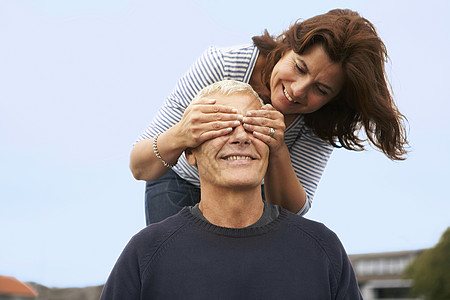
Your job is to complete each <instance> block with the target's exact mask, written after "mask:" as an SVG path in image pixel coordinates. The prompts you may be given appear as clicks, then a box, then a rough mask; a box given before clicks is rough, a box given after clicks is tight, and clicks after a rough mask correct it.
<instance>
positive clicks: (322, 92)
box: [316, 86, 327, 96]
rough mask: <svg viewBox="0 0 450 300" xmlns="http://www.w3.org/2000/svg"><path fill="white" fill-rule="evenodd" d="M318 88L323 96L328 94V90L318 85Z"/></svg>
mask: <svg viewBox="0 0 450 300" xmlns="http://www.w3.org/2000/svg"><path fill="white" fill-rule="evenodd" d="M316 90H317V91H318V92H319V93H320V94H321V95H323V96H325V95H326V94H327V91H325V90H324V89H322V88H321V87H320V86H316Z"/></svg>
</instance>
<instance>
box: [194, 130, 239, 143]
mask: <svg viewBox="0 0 450 300" xmlns="http://www.w3.org/2000/svg"><path fill="white" fill-rule="evenodd" d="M232 130H233V128H231V127H227V128H223V129H220V130H211V131H206V132H204V133H202V134H201V139H202V142H204V141H208V140H211V139H214V138H217V137H220V136H223V135H227V134H229V133H230V132H231V131H232Z"/></svg>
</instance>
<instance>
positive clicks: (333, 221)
mask: <svg viewBox="0 0 450 300" xmlns="http://www.w3.org/2000/svg"><path fill="white" fill-rule="evenodd" d="M338 7H339V8H350V9H353V10H356V11H358V12H360V13H361V14H362V15H363V16H364V17H366V18H368V19H369V20H370V21H372V22H373V23H374V24H375V26H376V28H377V30H378V32H379V34H380V36H381V38H382V39H383V41H384V42H385V44H386V46H387V49H388V53H389V55H390V58H391V61H390V62H389V63H388V64H387V66H386V67H387V70H388V74H389V78H390V80H391V83H392V87H393V90H394V95H395V99H396V102H397V104H398V106H399V108H400V111H401V112H402V113H403V114H405V115H406V117H407V118H408V120H409V128H408V130H409V139H410V144H411V149H410V150H411V152H410V154H409V157H408V159H407V160H406V161H404V162H392V161H390V160H389V159H387V158H386V157H385V156H384V155H383V154H381V153H379V152H377V151H376V150H374V149H372V148H370V147H368V150H367V151H365V152H362V153H357V152H351V151H347V150H336V151H335V152H334V153H333V155H332V157H331V159H330V161H329V163H328V166H327V168H326V170H325V172H324V174H323V177H322V180H321V182H320V184H319V187H318V190H317V192H316V195H315V198H314V201H313V205H312V208H311V210H310V212H309V213H308V214H307V215H306V217H307V218H310V219H313V220H317V221H320V222H323V223H325V224H326V225H327V226H328V227H330V228H331V229H332V230H334V231H335V232H336V233H337V234H338V236H339V237H340V238H341V240H342V242H343V244H344V246H345V248H346V249H347V252H348V253H349V254H357V253H371V252H384V251H400V250H413V249H421V248H427V247H432V246H433V245H435V243H437V241H438V239H439V237H440V235H441V234H442V233H443V232H444V230H445V229H446V228H447V227H448V226H450V204H449V203H450V202H449V200H450V199H449V198H450V197H449V192H448V190H447V188H448V186H449V182H450V181H449V179H450V159H449V154H448V151H449V148H450V142H449V138H448V132H449V130H450V118H449V111H450V104H449V103H450V93H449V81H450V76H449V70H450V60H449V58H448V57H449V56H448V49H449V48H450V21H449V18H448V15H449V13H450V2H449V1H445V0H442V1H435V0H431V1H425V2H424V1H406V0H405V1H391V0H381V1H369V0H367V1H314V3H313V2H311V4H305V1H288V0H277V1H262V0H258V1H237V0H228V1H213V0H209V1H207V0H196V1H194V0H176V1H171V0H167V1H157V2H156V1H148V0H147V1H144V0H76V1H75V0H72V1H60V0H27V1H26V0H2V1H1V2H0V41H1V42H0V43H1V46H0V201H1V206H0V274H2V275H9V276H15V277H17V278H18V279H20V280H23V281H35V282H38V283H41V284H45V285H48V286H57V287H66V286H86V285H96V284H102V283H104V282H105V281H106V279H107V277H108V275H109V272H110V270H111V268H112V267H113V265H114V263H115V261H116V259H117V257H118V256H119V254H120V252H121V251H122V249H123V247H124V246H125V244H126V243H127V241H128V240H129V239H130V237H131V236H132V235H133V234H134V233H136V232H137V231H139V230H140V229H142V228H143V227H144V226H145V221H144V186H145V185H144V183H143V182H138V181H135V180H134V178H133V177H132V175H131V173H130V171H129V168H128V163H129V154H130V151H131V147H132V144H133V142H134V141H135V139H136V137H137V136H138V135H139V134H140V133H141V132H142V131H143V130H144V128H145V127H146V126H147V124H148V123H149V122H150V121H151V119H152V117H153V116H154V114H155V112H156V110H157V108H158V107H159V106H160V104H161V103H162V101H163V100H164V98H165V97H166V96H167V95H168V94H169V93H170V91H171V90H172V88H173V87H174V86H175V83H176V81H177V79H178V78H179V77H180V76H181V75H182V74H183V73H184V72H185V71H187V69H188V68H189V66H190V65H191V63H192V62H193V61H194V60H195V59H196V58H197V57H198V56H199V55H200V54H201V52H203V50H205V49H206V48H207V47H208V46H210V45H215V46H231V45H236V44H244V43H250V42H251V37H252V36H254V35H259V34H261V33H262V32H263V30H264V29H266V28H267V29H268V30H269V32H270V33H272V34H279V33H281V31H282V30H284V29H286V28H287V27H288V26H289V25H290V24H291V23H292V22H294V21H295V20H297V19H305V18H309V17H312V16H314V15H317V14H321V13H325V12H327V11H328V10H330V9H333V8H338Z"/></svg>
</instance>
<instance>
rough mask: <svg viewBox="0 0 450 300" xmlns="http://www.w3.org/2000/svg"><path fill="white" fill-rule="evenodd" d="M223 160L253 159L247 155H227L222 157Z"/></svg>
mask: <svg viewBox="0 0 450 300" xmlns="http://www.w3.org/2000/svg"><path fill="white" fill-rule="evenodd" d="M222 159H224V160H253V157H250V156H247V155H228V156H224V157H222Z"/></svg>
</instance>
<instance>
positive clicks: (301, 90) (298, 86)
mask: <svg viewBox="0 0 450 300" xmlns="http://www.w3.org/2000/svg"><path fill="white" fill-rule="evenodd" d="M291 89H292V96H294V97H295V98H305V97H306V95H307V94H308V89H309V83H308V82H307V81H304V80H302V81H296V82H294V83H293V84H291Z"/></svg>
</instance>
